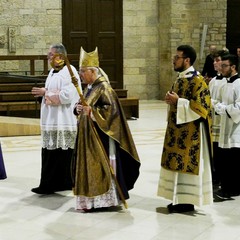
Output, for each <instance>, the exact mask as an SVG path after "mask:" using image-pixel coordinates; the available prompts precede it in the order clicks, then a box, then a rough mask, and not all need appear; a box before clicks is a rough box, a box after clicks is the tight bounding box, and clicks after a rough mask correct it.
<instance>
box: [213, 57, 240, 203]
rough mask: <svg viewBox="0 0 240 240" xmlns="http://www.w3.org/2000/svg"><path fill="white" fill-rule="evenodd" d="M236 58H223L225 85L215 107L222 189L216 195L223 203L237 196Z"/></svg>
mask: <svg viewBox="0 0 240 240" xmlns="http://www.w3.org/2000/svg"><path fill="white" fill-rule="evenodd" d="M237 66H238V60H237V57H236V56H235V55H232V54H228V55H225V56H223V57H222V75H223V76H224V77H226V79H227V83H226V84H225V85H224V86H223V88H222V91H221V94H220V100H219V103H217V104H215V105H214V108H215V111H216V112H217V113H218V114H219V115H220V116H221V122H220V137H219V147H220V148H222V158H221V164H220V182H221V189H220V190H219V191H218V192H217V196H218V197H220V198H222V199H224V200H232V197H234V196H238V195H240V177H239V168H240V161H239V155H240V78H239V76H238V72H237Z"/></svg>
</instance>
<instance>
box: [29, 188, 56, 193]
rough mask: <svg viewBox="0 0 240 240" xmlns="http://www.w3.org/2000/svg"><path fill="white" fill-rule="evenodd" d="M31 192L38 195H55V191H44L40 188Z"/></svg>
mask: <svg viewBox="0 0 240 240" xmlns="http://www.w3.org/2000/svg"><path fill="white" fill-rule="evenodd" d="M31 191H32V192H34V193H37V194H53V193H54V191H51V190H46V189H42V188H40V187H36V188H32V189H31Z"/></svg>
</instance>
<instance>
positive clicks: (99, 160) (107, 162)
mask: <svg viewBox="0 0 240 240" xmlns="http://www.w3.org/2000/svg"><path fill="white" fill-rule="evenodd" d="M79 66H80V70H79V71H80V72H79V73H80V77H81V79H82V81H83V82H84V83H86V84H87V87H86V89H85V92H84V100H83V99H82V100H80V102H79V103H78V104H77V105H76V108H75V114H76V115H78V118H79V124H78V126H79V129H78V138H77V139H78V140H77V145H76V154H75V162H74V164H73V175H74V182H75V185H74V189H73V190H74V194H75V195H76V196H77V204H76V209H77V210H82V211H90V210H92V209H96V208H105V207H111V206H118V205H120V203H121V201H122V202H123V203H125V199H128V198H129V194H128V191H129V190H130V189H132V188H133V187H134V183H135V181H136V180H137V178H138V175H139V167H140V161H139V157H138V154H137V151H136V148H135V144H134V142H133V139H132V135H131V133H130V130H129V127H128V124H127V121H126V118H125V115H124V112H123V110H122V107H121V104H120V102H119V100H118V97H117V95H116V93H115V91H114V90H113V89H112V87H111V85H110V83H109V81H108V78H107V75H106V74H105V73H104V71H103V70H102V69H101V68H99V60H98V52H97V48H96V49H95V51H93V52H90V53H86V52H85V51H84V50H83V48H81V52H80V63H79ZM125 206H126V205H125Z"/></svg>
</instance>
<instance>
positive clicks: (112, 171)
mask: <svg viewBox="0 0 240 240" xmlns="http://www.w3.org/2000/svg"><path fill="white" fill-rule="evenodd" d="M57 56H60V57H61V58H63V59H64V61H65V63H66V66H67V68H68V71H69V73H70V76H71V79H72V83H73V85H74V86H75V87H76V89H77V92H78V94H79V97H80V99H81V103H82V105H83V106H88V104H87V103H86V101H85V99H84V96H83V93H82V91H81V89H80V87H79V85H78V80H77V78H76V77H75V76H74V74H73V71H72V68H71V66H70V63H69V60H68V58H67V56H65V55H63V54H56V55H55V56H54V57H57ZM91 126H92V127H93V130H94V132H95V136H96V138H97V140H98V142H99V144H101V147H102V149H104V147H103V145H102V142H101V140H100V138H99V136H98V133H97V131H96V129H95V127H94V125H93V124H91ZM104 152H105V151H104ZM105 154H106V153H105ZM106 159H108V156H107V154H106ZM107 164H108V166H109V169H110V172H111V176H112V178H113V180H114V182H115V184H116V187H117V191H118V194H119V196H120V199H121V201H122V203H123V205H124V207H125V208H126V209H127V208H128V205H127V202H126V200H125V198H124V196H123V192H122V189H121V187H120V185H119V183H118V181H117V178H116V176H115V173H114V170H113V168H112V166H111V165H110V162H109V161H107Z"/></svg>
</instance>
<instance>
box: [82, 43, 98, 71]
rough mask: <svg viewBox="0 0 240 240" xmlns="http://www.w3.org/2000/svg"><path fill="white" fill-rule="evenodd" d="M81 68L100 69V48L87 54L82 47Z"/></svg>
mask: <svg viewBox="0 0 240 240" xmlns="http://www.w3.org/2000/svg"><path fill="white" fill-rule="evenodd" d="M79 67H99V58H98V48H97V47H96V48H95V50H94V51H92V52H89V53H87V52H85V51H84V49H83V48H82V47H81V49H80V57H79Z"/></svg>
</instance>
